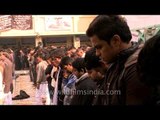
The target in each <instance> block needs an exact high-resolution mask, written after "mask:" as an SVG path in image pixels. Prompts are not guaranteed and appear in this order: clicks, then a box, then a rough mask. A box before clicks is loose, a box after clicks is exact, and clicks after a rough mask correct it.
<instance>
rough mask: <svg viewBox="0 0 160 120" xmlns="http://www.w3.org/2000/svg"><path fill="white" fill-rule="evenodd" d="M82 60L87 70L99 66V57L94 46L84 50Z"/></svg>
mask: <svg viewBox="0 0 160 120" xmlns="http://www.w3.org/2000/svg"><path fill="white" fill-rule="evenodd" d="M84 62H85V66H86V69H87V70H91V69H94V68H97V67H100V66H101V62H100V58H99V57H98V56H96V49H95V48H91V49H90V50H88V51H87V52H86V55H85V57H84Z"/></svg>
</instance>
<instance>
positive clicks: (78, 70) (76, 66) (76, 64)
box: [72, 58, 86, 78]
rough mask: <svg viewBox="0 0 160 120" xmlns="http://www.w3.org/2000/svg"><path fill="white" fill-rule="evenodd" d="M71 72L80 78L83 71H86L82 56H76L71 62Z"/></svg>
mask: <svg viewBox="0 0 160 120" xmlns="http://www.w3.org/2000/svg"><path fill="white" fill-rule="evenodd" d="M72 66H73V74H74V75H75V76H76V77H77V78H80V77H81V76H82V75H83V74H84V73H86V69H85V63H84V58H77V59H75V60H74V61H73V63H72Z"/></svg>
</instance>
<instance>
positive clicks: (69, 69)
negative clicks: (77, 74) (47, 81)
mask: <svg viewBox="0 0 160 120" xmlns="http://www.w3.org/2000/svg"><path fill="white" fill-rule="evenodd" d="M64 69H65V70H67V71H69V72H71V73H72V71H73V67H72V65H71V64H68V65H64Z"/></svg>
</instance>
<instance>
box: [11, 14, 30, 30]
mask: <svg viewBox="0 0 160 120" xmlns="http://www.w3.org/2000/svg"><path fill="white" fill-rule="evenodd" d="M12 29H16V30H29V29H32V15H12Z"/></svg>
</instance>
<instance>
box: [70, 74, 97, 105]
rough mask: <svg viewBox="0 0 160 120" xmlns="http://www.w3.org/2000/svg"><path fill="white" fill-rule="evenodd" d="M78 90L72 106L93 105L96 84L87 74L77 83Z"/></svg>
mask: <svg viewBox="0 0 160 120" xmlns="http://www.w3.org/2000/svg"><path fill="white" fill-rule="evenodd" d="M75 87H76V90H75V92H74V95H73V98H72V100H71V105H92V102H93V98H94V91H95V90H96V84H95V82H94V81H92V80H91V79H89V78H88V74H87V73H85V74H84V75H83V76H81V78H79V79H78V81H76V84H75Z"/></svg>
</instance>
